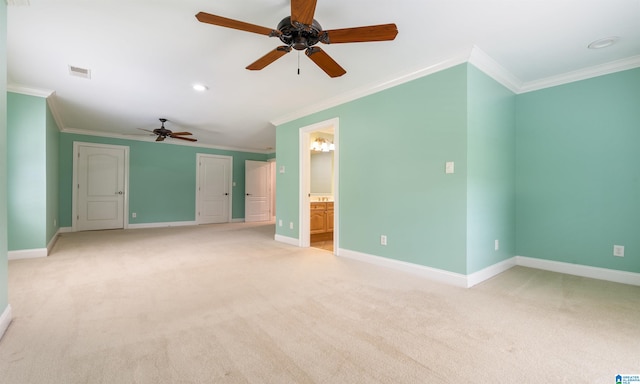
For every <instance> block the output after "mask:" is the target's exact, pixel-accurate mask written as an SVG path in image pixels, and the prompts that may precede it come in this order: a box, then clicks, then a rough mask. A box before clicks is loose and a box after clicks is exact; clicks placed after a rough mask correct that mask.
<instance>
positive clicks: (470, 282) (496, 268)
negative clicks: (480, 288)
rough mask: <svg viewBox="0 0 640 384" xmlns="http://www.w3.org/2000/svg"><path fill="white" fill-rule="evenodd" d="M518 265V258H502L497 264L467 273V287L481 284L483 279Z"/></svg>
mask: <svg viewBox="0 0 640 384" xmlns="http://www.w3.org/2000/svg"><path fill="white" fill-rule="evenodd" d="M515 266H516V258H515V257H511V258H508V259H506V260H502V261H500V262H498V263H496V264H493V265H490V266H488V267H486V268H484V269H481V270H479V271H477V272H474V273H472V274H470V275H467V288H471V287H473V286H474V285H477V284H480V283H482V282H483V281H486V280H489V279H490V278H492V277H494V276H497V275H499V274H501V273H502V272H504V271H506V270H508V269H511V268H513V267H515Z"/></svg>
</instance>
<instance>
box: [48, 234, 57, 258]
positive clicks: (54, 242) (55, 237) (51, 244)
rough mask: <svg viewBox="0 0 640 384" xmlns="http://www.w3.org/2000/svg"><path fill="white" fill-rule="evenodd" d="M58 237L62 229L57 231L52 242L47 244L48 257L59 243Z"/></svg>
mask: <svg viewBox="0 0 640 384" xmlns="http://www.w3.org/2000/svg"><path fill="white" fill-rule="evenodd" d="M58 235H60V229H58V230H57V231H56V233H55V234H54V235H53V237H52V238H51V240H49V244H47V256H49V253H51V250H52V249H53V246H54V245H56V241H58Z"/></svg>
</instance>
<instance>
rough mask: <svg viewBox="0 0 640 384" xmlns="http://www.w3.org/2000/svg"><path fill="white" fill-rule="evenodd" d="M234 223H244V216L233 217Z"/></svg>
mask: <svg viewBox="0 0 640 384" xmlns="http://www.w3.org/2000/svg"><path fill="white" fill-rule="evenodd" d="M231 222H232V223H244V217H240V218H237V219H231Z"/></svg>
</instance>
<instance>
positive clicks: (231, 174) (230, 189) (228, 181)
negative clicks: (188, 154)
mask: <svg viewBox="0 0 640 384" xmlns="http://www.w3.org/2000/svg"><path fill="white" fill-rule="evenodd" d="M203 157H212V158H218V159H224V160H228V161H229V179H228V180H227V183H228V185H229V200H228V202H227V205H228V206H227V211H228V215H227V223H230V222H231V220H232V219H231V218H232V217H233V212H232V211H233V209H232V208H233V156H225V155H210V154H208V153H197V154H196V211H195V215H196V224H200V216H199V215H198V212H200V199H199V197H200V196H199V195H200V160H201V159H202V158H203Z"/></svg>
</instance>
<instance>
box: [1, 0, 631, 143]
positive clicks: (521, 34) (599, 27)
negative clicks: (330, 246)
mask: <svg viewBox="0 0 640 384" xmlns="http://www.w3.org/2000/svg"><path fill="white" fill-rule="evenodd" d="M7 2H8V4H9V6H8V23H7V28H8V42H7V50H8V54H7V60H8V81H9V85H10V90H11V89H13V90H20V89H23V90H24V89H32V90H38V91H40V92H44V94H47V92H50V91H54V92H55V97H54V98H53V99H54V103H53V104H54V109H55V110H54V113H55V114H56V117H57V120H58V124H59V125H61V127H60V128H61V129H63V130H67V131H70V132H76V131H80V132H81V131H96V132H101V133H102V134H108V135H129V134H140V133H142V132H141V131H139V130H137V129H136V128H146V129H153V128H157V127H158V126H159V122H158V118H160V117H164V118H167V119H169V122H168V123H167V128H169V129H172V130H174V131H175V130H189V131H191V132H193V133H194V135H195V137H197V138H198V139H199V144H205V145H212V146H218V147H229V148H243V149H249V150H256V151H261V152H273V150H270V149H269V148H273V147H275V128H274V125H273V123H272V122H278V121H285V120H286V118H287V116H295V115H296V114H300V113H301V111H313V110H318V109H320V108H322V107H323V106H327V105H329V104H331V102H332V100H333V101H336V102H337V101H340V100H345V99H348V98H349V97H353V96H356V95H358V94H362V93H366V92H367V91H369V92H370V91H371V90H375V89H380V87H381V86H383V85H384V84H392V83H393V82H394V81H397V80H398V79H403V78H405V79H406V78H409V77H410V76H411V75H412V74H413V75H414V76H415V74H421V73H425V70H426V69H429V68H438V66H441V65H443V64H442V63H456V62H462V61H466V60H467V59H468V58H469V56H470V54H471V52H472V49H473V48H474V47H476V48H475V51H477V52H484V54H483V57H485V58H487V57H488V58H490V59H488V61H489V62H491V63H493V68H500V72H502V74H503V75H505V74H506V75H505V76H504V78H505V79H507V81H506V83H509V84H510V85H511V88H512V89H514V90H515V91H516V92H518V91H522V90H527V89H528V88H529V89H531V88H535V85H536V84H541V85H542V84H553V82H554V81H556V79H562V78H565V79H566V78H569V79H570V78H572V76H573V78H579V77H580V76H581V74H587V75H593V74H597V73H599V70H600V69H601V68H604V69H605V70H609V71H611V70H617V69H619V68H622V69H624V68H628V67H636V66H640V0H393V1H390V0H385V1H379V0H350V1H343V0H318V4H317V8H316V13H315V19H316V20H318V22H320V24H321V25H322V27H323V29H325V30H327V29H336V28H346V27H357V26H363V25H373V24H385V23H391V22H393V23H396V24H397V26H398V31H399V33H398V36H397V38H396V39H395V40H394V41H389V42H373V43H352V44H335V45H321V46H322V48H323V49H324V50H325V51H326V52H327V53H328V54H329V55H331V57H333V59H335V60H336V61H337V62H338V63H340V64H341V65H342V67H344V68H345V69H346V70H347V74H346V75H344V76H342V77H339V78H335V79H332V78H329V77H328V76H327V75H326V74H325V73H324V72H322V71H321V70H320V69H319V68H318V67H317V66H315V64H314V63H313V62H311V61H310V60H309V59H308V58H307V57H306V56H305V55H304V53H302V54H301V55H300V57H299V60H300V69H301V73H300V75H298V74H297V68H298V52H297V51H292V52H291V53H289V54H288V55H285V56H284V57H282V58H281V59H279V60H277V61H276V62H274V63H273V64H271V65H269V66H268V67H266V68H265V69H263V70H262V71H248V70H246V69H245V67H246V66H247V65H249V64H250V63H252V62H253V61H255V60H256V59H258V58H259V57H261V56H262V55H264V54H265V53H267V52H268V51H270V50H272V49H274V48H275V47H276V46H278V45H281V42H280V41H279V40H278V39H277V38H269V37H267V36H263V35H259V34H254V33H249V32H244V31H238V30H233V29H227V28H222V27H218V26H213V25H210V24H203V23H200V22H198V21H197V20H196V18H195V14H196V13H198V12H199V11H204V12H208V13H212V14H216V15H220V16H224V17H228V18H232V19H237V20H241V21H245V22H248V23H251V24H257V25H260V26H265V27H268V28H275V27H276V26H277V24H278V22H279V21H280V20H281V19H282V18H283V17H285V16H288V15H289V12H290V9H289V1H287V0H242V1H239V0H217V1H207V0H154V1H152V0H128V1H114V0H9V1H7ZM609 36H618V37H619V38H620V39H619V41H618V43H617V44H615V45H613V46H611V47H609V48H605V49H600V50H593V49H587V45H588V44H589V43H590V42H592V41H594V40H597V39H600V38H604V37H609ZM485 54H486V55H485ZM69 65H72V66H76V67H82V68H88V69H90V70H91V79H90V80H88V79H83V78H79V77H76V76H71V75H70V74H69ZM563 76H568V77H563ZM195 83H201V84H205V85H206V86H207V87H209V90H208V91H206V92H203V93H197V92H195V91H194V90H193V89H192V88H191V87H192V85H193V84H195ZM509 84H507V85H509ZM131 137H134V136H131ZM140 137H142V136H140ZM144 139H147V138H146V137H144ZM151 139H152V138H149V140H151ZM159 145H160V144H159Z"/></svg>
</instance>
